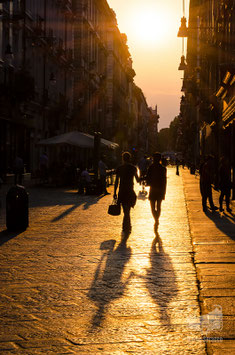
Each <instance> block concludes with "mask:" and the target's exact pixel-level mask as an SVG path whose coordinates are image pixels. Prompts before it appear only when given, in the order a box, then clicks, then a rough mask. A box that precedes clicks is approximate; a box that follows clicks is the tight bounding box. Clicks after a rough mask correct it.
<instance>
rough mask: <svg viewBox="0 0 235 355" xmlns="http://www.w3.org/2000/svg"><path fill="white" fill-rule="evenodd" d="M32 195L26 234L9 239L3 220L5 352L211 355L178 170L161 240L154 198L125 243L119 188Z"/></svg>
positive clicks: (136, 216) (0, 259) (0, 260)
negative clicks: (115, 199)
mask: <svg viewBox="0 0 235 355" xmlns="http://www.w3.org/2000/svg"><path fill="white" fill-rule="evenodd" d="M135 190H136V192H137V194H138V192H139V191H140V187H139V185H136V187H135ZM29 192H30V196H29V200H30V225H29V228H28V229H27V230H26V231H25V232H23V233H21V234H18V235H12V234H8V233H6V231H4V230H5V217H4V211H3V210H2V211H1V216H0V228H1V232H0V238H1V239H0V245H1V247H0V267H1V281H0V285H1V292H0V298H1V306H0V307H1V313H0V314H1V316H0V317H1V318H0V320H1V325H0V327H1V335H0V352H1V353H3V354H17V355H18V354H78V353H79V354H80V353H81V354H90V353H94V354H127V353H132V354H154V355H155V354H206V351H205V343H204V341H203V340H201V334H200V332H199V331H198V330H197V329H195V328H193V320H195V319H198V317H199V316H200V310H199V303H198V287H197V280H196V272H195V267H194V264H193V259H192V244H191V237H190V231H189V223H188V215H187V210H186V203H185V196H184V189H183V183H182V177H181V176H177V175H176V174H175V168H168V180H167V194H166V200H165V201H164V202H163V205H162V214H161V217H160V224H159V229H158V232H159V237H160V242H159V239H158V240H156V239H157V238H156V236H155V234H154V230H153V218H152V216H151V211H150V206H149V201H148V199H147V198H143V197H142V198H140V197H139V198H138V200H137V204H136V206H135V208H134V210H132V233H131V235H130V237H129V239H128V241H127V244H126V245H123V244H122V243H120V241H121V222H122V215H121V216H118V217H112V216H109V215H108V214H107V209H108V205H109V204H110V203H111V201H112V192H113V186H110V187H109V192H110V193H111V195H107V196H104V197H102V198H98V197H96V196H79V195H78V194H76V191H75V190H64V189H51V188H48V189H47V188H30V189H29ZM2 205H4V195H3V193H2Z"/></svg>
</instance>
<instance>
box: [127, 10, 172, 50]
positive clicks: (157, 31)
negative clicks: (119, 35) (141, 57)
mask: <svg viewBox="0 0 235 355" xmlns="http://www.w3.org/2000/svg"><path fill="white" fill-rule="evenodd" d="M171 30H172V23H171V21H170V20H169V14H168V15H166V13H164V12H163V11H162V12H159V11H157V10H156V8H154V7H153V8H145V9H144V10H143V9H138V8H137V9H136V10H135V11H134V12H133V14H132V16H131V18H130V23H129V35H131V37H133V38H135V40H138V41H139V42H141V44H144V45H146V46H149V45H155V44H159V43H164V42H166V41H167V39H169V36H170V32H171Z"/></svg>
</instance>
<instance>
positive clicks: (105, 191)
mask: <svg viewBox="0 0 235 355" xmlns="http://www.w3.org/2000/svg"><path fill="white" fill-rule="evenodd" d="M100 181H101V185H102V192H103V193H104V194H106V193H107V189H106V175H101V176H100Z"/></svg>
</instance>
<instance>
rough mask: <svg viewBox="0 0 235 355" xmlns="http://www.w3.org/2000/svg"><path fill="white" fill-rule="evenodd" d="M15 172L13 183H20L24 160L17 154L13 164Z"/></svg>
mask: <svg viewBox="0 0 235 355" xmlns="http://www.w3.org/2000/svg"><path fill="white" fill-rule="evenodd" d="M13 170H14V174H15V185H16V184H19V185H22V180H23V173H24V162H23V159H22V158H21V157H19V156H16V158H15V161H14V166H13Z"/></svg>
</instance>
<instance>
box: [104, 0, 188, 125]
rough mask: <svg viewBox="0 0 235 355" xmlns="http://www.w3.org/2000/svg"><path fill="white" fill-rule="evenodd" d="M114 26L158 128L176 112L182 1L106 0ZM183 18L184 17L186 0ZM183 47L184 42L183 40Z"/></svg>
mask: <svg viewBox="0 0 235 355" xmlns="http://www.w3.org/2000/svg"><path fill="white" fill-rule="evenodd" d="M107 1H108V3H109V5H110V7H111V8H112V9H113V10H114V11H115V13H116V15H117V22H118V27H119V29H120V31H121V32H122V33H126V35H127V37H128V42H127V44H128V46H129V50H130V53H131V56H132V59H133V69H134V70H135V72H136V77H135V83H136V84H137V85H138V86H139V87H140V88H141V89H142V91H143V93H144V95H145V97H146V99H147V103H148V105H149V106H152V107H155V105H156V104H157V105H158V113H159V115H160V122H159V129H161V128H164V127H169V124H170V122H171V121H172V120H173V119H174V117H175V116H177V115H178V114H179V104H180V97H181V96H182V92H181V87H182V80H181V78H182V76H183V71H179V70H178V66H179V63H180V57H181V55H182V39H181V38H178V37H177V32H178V29H179V26H180V19H181V17H182V16H183V5H182V4H183V0H163V1H162V0H144V1H143V0H107ZM185 6H186V18H187V19H188V16H187V0H186V1H185ZM185 46H186V42H185Z"/></svg>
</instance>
